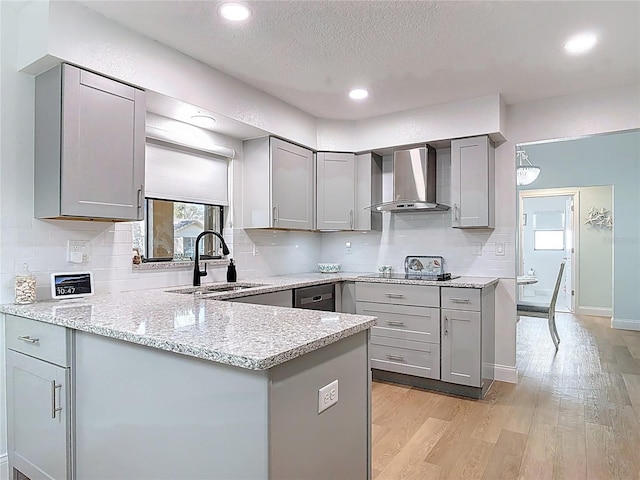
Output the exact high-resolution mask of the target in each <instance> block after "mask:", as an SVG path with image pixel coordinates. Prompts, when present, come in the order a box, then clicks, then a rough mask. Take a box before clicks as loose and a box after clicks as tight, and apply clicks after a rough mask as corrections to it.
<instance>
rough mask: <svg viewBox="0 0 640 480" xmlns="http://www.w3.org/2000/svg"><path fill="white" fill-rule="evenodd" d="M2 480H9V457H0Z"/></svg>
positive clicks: (0, 477)
mask: <svg viewBox="0 0 640 480" xmlns="http://www.w3.org/2000/svg"><path fill="white" fill-rule="evenodd" d="M0 480H9V456H8V455H7V454H6V453H5V454H4V455H0Z"/></svg>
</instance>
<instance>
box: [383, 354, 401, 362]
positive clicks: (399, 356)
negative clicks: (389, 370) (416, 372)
mask: <svg viewBox="0 0 640 480" xmlns="http://www.w3.org/2000/svg"><path fill="white" fill-rule="evenodd" d="M387 359H389V360H395V361H396V362H404V356H403V355H387Z"/></svg>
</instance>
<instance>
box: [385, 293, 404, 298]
mask: <svg viewBox="0 0 640 480" xmlns="http://www.w3.org/2000/svg"><path fill="white" fill-rule="evenodd" d="M385 295H386V296H387V297H389V298H404V295H403V294H401V293H385Z"/></svg>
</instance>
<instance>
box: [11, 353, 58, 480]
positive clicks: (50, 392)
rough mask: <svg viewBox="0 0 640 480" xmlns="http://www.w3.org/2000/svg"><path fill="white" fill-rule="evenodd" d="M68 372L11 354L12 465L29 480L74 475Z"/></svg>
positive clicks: (45, 363)
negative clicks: (70, 459)
mask: <svg viewBox="0 0 640 480" xmlns="http://www.w3.org/2000/svg"><path fill="white" fill-rule="evenodd" d="M68 385H69V369H67V368H63V367H58V366H56V365H53V364H51V363H48V362H45V361H43V360H38V359H36V358H33V357H29V356H27V355H23V354H21V353H17V352H14V351H13V350H7V407H8V408H7V414H8V426H9V438H8V440H9V445H8V450H9V461H10V466H11V467H12V468H15V469H17V470H18V471H20V472H21V473H22V474H24V475H26V476H27V477H29V478H46V479H65V478H69V477H70V472H69V467H70V463H69V461H68V458H69V449H70V435H69V433H70V423H69V421H70V417H69V409H68V402H67V395H68V393H67V392H68Z"/></svg>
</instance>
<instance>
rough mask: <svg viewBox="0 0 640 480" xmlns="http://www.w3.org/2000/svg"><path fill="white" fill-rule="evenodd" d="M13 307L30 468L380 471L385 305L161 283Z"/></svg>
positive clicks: (359, 474)
mask: <svg viewBox="0 0 640 480" xmlns="http://www.w3.org/2000/svg"><path fill="white" fill-rule="evenodd" d="M1 308H2V312H3V313H5V314H6V339H7V345H6V347H7V378H8V387H9V395H8V404H9V405H8V407H9V412H10V415H9V419H8V420H9V443H10V449H9V455H10V462H11V464H12V465H13V466H14V467H15V468H17V469H18V470H20V471H21V472H22V473H24V474H25V475H27V476H28V477H30V478H39V477H41V476H42V475H43V472H44V473H46V474H47V475H49V476H51V477H52V478H83V479H85V478H120V479H134V478H136V479H141V478H154V479H159V478H220V479H232V478H252V479H257V478H369V476H370V473H369V465H370V461H369V446H370V434H369V425H370V373H369V354H368V336H369V328H370V327H371V326H372V325H373V324H374V323H375V318H374V317H370V316H356V315H350V314H342V313H333V312H319V311H310V310H293V309H287V308H282V307H272V306H263V305H247V304H243V303H236V302H219V301H215V300H211V299H205V298H202V297H201V296H198V295H193V294H191V295H180V294H175V293H167V292H164V291H140V292H127V293H118V294H108V295H96V296H94V297H91V298H89V299H82V300H78V301H75V300H69V301H64V302H41V303H36V304H33V305H26V306H25V305H23V306H19V305H5V306H3V307H1ZM336 380H337V381H338V386H337V387H335V389H334V388H333V387H331V388H330V389H329V391H328V392H327V393H328V395H329V397H327V399H324V400H323V397H322V396H320V395H319V389H322V388H323V387H326V386H329V385H330V384H332V383H333V382H334V381H336ZM26 393H28V394H29V401H27V402H25V401H23V399H24V397H21V395H23V396H24V395H25V394H26ZM323 393H324V391H323ZM39 395H42V397H43V398H42V399H41V400H42V401H37V399H38V398H39ZM333 397H336V399H337V400H338V401H337V403H335V404H333V405H332V406H330V407H329V408H326V409H324V410H323V411H322V412H321V413H319V410H320V407H321V406H322V404H323V402H325V401H328V399H329V398H330V399H331V401H333V400H334V398H333ZM34 432H38V434H34Z"/></svg>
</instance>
